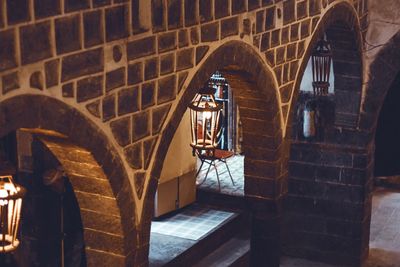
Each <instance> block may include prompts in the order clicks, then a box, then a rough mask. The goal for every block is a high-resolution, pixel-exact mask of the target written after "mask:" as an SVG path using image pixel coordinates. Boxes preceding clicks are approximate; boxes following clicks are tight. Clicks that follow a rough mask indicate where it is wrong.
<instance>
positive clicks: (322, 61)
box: [311, 39, 332, 96]
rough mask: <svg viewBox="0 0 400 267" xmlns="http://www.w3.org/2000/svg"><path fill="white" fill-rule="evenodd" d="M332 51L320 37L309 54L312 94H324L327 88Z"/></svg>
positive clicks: (326, 92)
mask: <svg viewBox="0 0 400 267" xmlns="http://www.w3.org/2000/svg"><path fill="white" fill-rule="evenodd" d="M331 61H332V52H331V49H330V46H329V43H328V42H327V41H326V40H324V39H321V40H319V41H318V44H317V46H316V48H315V49H314V51H313V53H312V55H311V63H312V73H313V83H312V86H313V89H314V95H317V96H324V95H327V94H328V90H329V75H330V71H331Z"/></svg>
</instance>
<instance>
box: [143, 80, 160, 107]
mask: <svg viewBox="0 0 400 267" xmlns="http://www.w3.org/2000/svg"><path fill="white" fill-rule="evenodd" d="M155 91H156V83H155V82H149V83H144V84H142V94H141V96H142V101H141V102H142V109H146V108H148V107H151V106H153V105H154V104H155Z"/></svg>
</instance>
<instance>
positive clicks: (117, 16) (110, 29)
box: [106, 5, 129, 42]
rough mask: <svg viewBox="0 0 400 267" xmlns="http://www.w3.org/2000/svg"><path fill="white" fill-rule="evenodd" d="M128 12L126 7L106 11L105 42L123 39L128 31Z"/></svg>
mask: <svg viewBox="0 0 400 267" xmlns="http://www.w3.org/2000/svg"><path fill="white" fill-rule="evenodd" d="M128 21H129V11H128V8H127V6H126V5H123V6H117V7H113V8H109V9H106V40H107V42H110V41H114V40H118V39H122V38H125V37H127V36H128V35H129V30H128Z"/></svg>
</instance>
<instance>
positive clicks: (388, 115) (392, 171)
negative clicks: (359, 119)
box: [375, 73, 400, 176]
mask: <svg viewBox="0 0 400 267" xmlns="http://www.w3.org/2000/svg"><path fill="white" fill-rule="evenodd" d="M399 99H400V73H398V74H397V76H396V79H395V80H394V82H393V83H392V86H391V87H390V89H389V91H388V93H387V95H386V98H385V101H384V104H383V106H382V109H381V112H380V114H379V119H378V124H377V129H376V136H375V176H395V175H400V154H399V151H400V138H399V136H400V123H399V115H400V105H399V104H398V101H399Z"/></svg>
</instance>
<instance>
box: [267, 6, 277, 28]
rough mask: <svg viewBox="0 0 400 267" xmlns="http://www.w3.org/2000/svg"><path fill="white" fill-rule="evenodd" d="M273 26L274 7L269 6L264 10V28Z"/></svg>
mask: <svg viewBox="0 0 400 267" xmlns="http://www.w3.org/2000/svg"><path fill="white" fill-rule="evenodd" d="M273 28H275V7H269V8H267V9H266V10H265V30H272V29H273Z"/></svg>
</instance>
